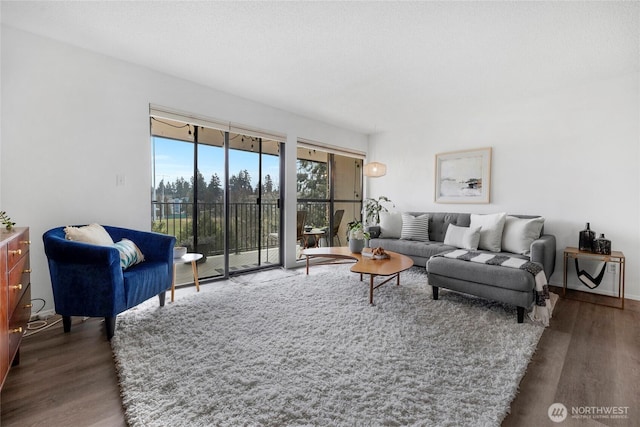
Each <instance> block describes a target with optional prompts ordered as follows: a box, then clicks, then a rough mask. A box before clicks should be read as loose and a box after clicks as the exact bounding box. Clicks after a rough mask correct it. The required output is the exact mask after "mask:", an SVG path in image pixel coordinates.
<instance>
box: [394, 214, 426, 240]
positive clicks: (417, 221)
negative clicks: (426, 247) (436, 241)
mask: <svg viewBox="0 0 640 427" xmlns="http://www.w3.org/2000/svg"><path fill="white" fill-rule="evenodd" d="M400 238H401V239H403V240H417V241H419V242H428V241H429V214H422V215H419V216H413V215H411V214H408V213H403V214H402V231H401V232H400Z"/></svg>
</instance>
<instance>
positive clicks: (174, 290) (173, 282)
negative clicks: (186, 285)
mask: <svg viewBox="0 0 640 427" xmlns="http://www.w3.org/2000/svg"><path fill="white" fill-rule="evenodd" d="M175 292H176V265H175V264H173V280H172V281H171V302H173V295H174V293H175Z"/></svg>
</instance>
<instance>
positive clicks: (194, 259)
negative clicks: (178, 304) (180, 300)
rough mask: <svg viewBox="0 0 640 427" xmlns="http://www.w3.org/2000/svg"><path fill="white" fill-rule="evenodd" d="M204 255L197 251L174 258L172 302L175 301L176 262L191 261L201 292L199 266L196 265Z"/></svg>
mask: <svg viewBox="0 0 640 427" xmlns="http://www.w3.org/2000/svg"><path fill="white" fill-rule="evenodd" d="M203 256H204V255H202V254H196V253H186V254H184V255H183V256H181V257H180V258H174V259H173V280H172V281H171V302H173V296H174V294H175V291H176V264H180V263H185V264H186V263H188V262H190V263H191V269H192V270H193V281H194V282H195V284H196V291H197V292H200V282H199V281H198V267H197V266H196V262H198V261H199V260H200V259H202V257H203Z"/></svg>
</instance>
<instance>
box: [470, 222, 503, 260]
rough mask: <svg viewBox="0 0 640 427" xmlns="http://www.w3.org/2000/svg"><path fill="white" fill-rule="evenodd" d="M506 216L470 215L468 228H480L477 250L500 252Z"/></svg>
mask: <svg viewBox="0 0 640 427" xmlns="http://www.w3.org/2000/svg"><path fill="white" fill-rule="evenodd" d="M506 217H507V214H506V213H504V212H502V213H497V214H489V215H478V214H471V225H470V227H472V228H475V227H480V243H479V244H478V248H480V249H484V250H487V251H491V252H500V251H501V250H502V231H503V229H504V222H505V219H506Z"/></svg>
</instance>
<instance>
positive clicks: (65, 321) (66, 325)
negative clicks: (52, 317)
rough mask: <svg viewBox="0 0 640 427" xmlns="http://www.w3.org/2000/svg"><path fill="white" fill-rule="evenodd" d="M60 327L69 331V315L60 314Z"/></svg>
mask: <svg viewBox="0 0 640 427" xmlns="http://www.w3.org/2000/svg"><path fill="white" fill-rule="evenodd" d="M62 329H63V330H64V331H65V332H71V316H62Z"/></svg>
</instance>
